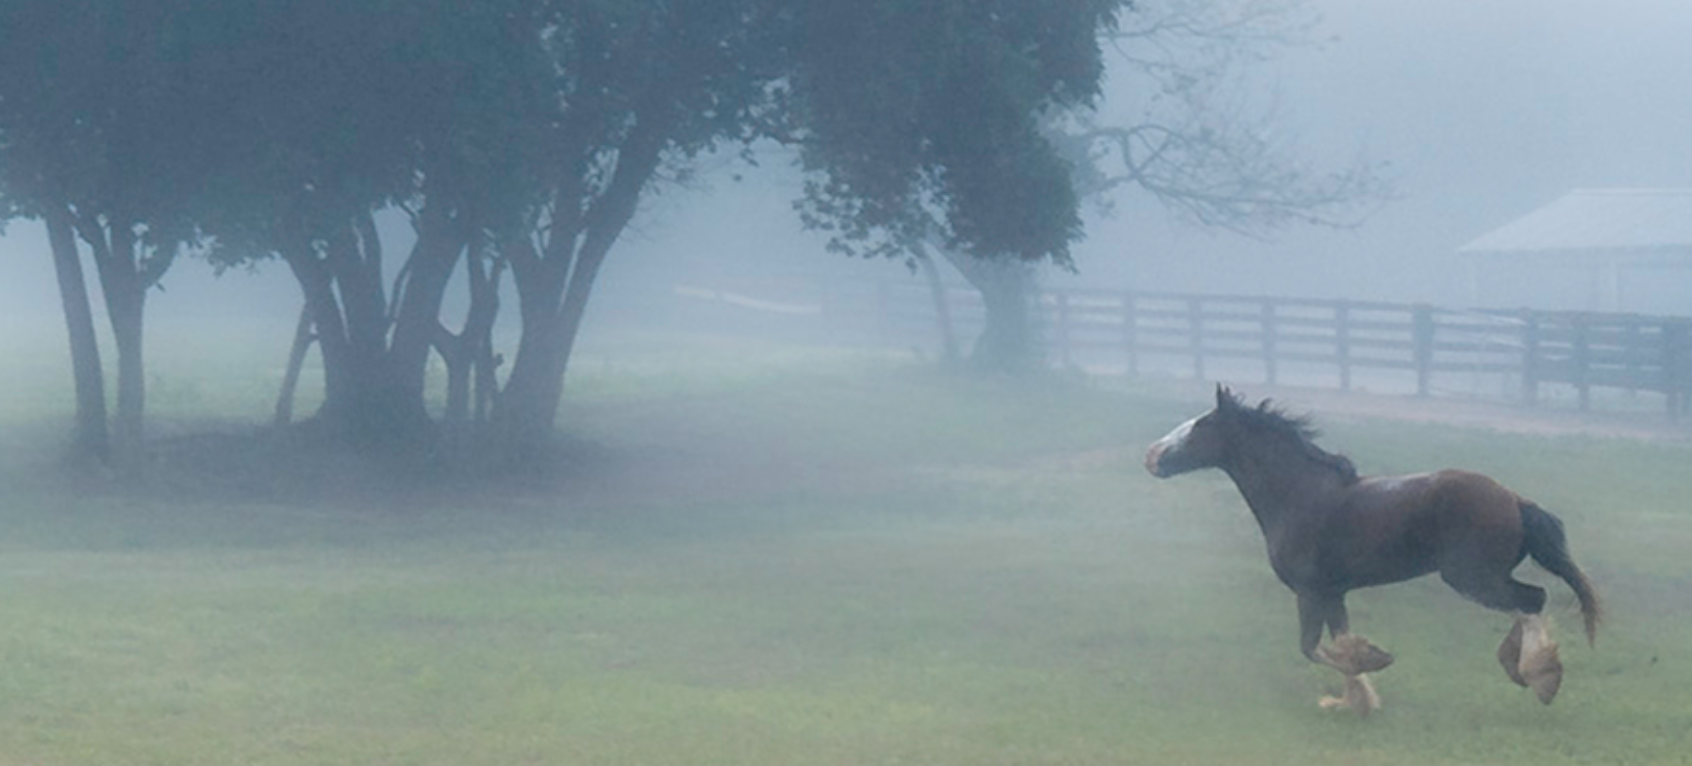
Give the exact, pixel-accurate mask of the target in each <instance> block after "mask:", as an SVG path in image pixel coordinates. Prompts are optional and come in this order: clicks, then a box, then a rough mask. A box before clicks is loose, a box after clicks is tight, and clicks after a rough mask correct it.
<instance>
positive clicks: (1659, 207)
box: [1457, 189, 1692, 255]
mask: <svg viewBox="0 0 1692 766" xmlns="http://www.w3.org/2000/svg"><path fill="white" fill-rule="evenodd" d="M1670 249H1688V250H1692V189H1577V190H1575V191H1571V192H1569V193H1568V194H1565V195H1563V196H1562V197H1560V198H1558V199H1557V200H1556V201H1554V202H1552V203H1550V204H1548V205H1546V206H1544V207H1541V208H1539V209H1538V210H1535V211H1533V212H1531V213H1528V214H1527V215H1524V216H1522V217H1521V218H1517V219H1516V220H1514V221H1511V222H1509V223H1507V224H1504V225H1503V226H1500V227H1498V228H1496V229H1493V230H1492V231H1489V232H1487V233H1486V234H1483V235H1481V236H1480V237H1479V238H1477V239H1475V240H1474V241H1473V242H1470V243H1468V244H1466V245H1463V246H1462V247H1460V248H1457V251H1458V252H1460V253H1466V254H1472V255H1483V254H1493V253H1497V254H1503V253H1510V254H1528V253H1551V252H1555V251H1565V252H1567V251H1612V252H1613V251H1662V250H1670Z"/></svg>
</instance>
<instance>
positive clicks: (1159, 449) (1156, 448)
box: [1146, 442, 1169, 479]
mask: <svg viewBox="0 0 1692 766" xmlns="http://www.w3.org/2000/svg"><path fill="white" fill-rule="evenodd" d="M1168 446H1169V445H1167V444H1164V443H1163V442H1158V443H1156V444H1153V445H1152V446H1151V449H1148V450H1146V472H1147V473H1150V474H1151V475H1153V476H1156V477H1157V478H1159V479H1162V478H1166V477H1168V476H1169V474H1167V473H1164V472H1163V453H1164V451H1165V450H1167V449H1168Z"/></svg>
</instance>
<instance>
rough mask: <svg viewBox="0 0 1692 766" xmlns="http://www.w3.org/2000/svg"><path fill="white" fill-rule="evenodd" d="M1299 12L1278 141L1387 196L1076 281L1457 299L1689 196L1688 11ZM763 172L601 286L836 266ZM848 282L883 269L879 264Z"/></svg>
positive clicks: (12, 251) (1099, 257) (1148, 243)
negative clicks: (1466, 270) (1561, 205)
mask: <svg viewBox="0 0 1692 766" xmlns="http://www.w3.org/2000/svg"><path fill="white" fill-rule="evenodd" d="M1314 5H1315V7H1316V9H1317V10H1319V11H1320V12H1321V13H1322V14H1323V16H1324V18H1325V21H1324V26H1323V28H1322V30H1321V34H1322V35H1323V36H1330V37H1332V38H1333V42H1331V43H1330V44H1328V45H1326V46H1325V47H1324V48H1323V49H1321V50H1298V51H1293V52H1290V53H1288V54H1287V55H1286V56H1284V57H1283V58H1281V59H1280V60H1277V61H1274V62H1271V63H1270V64H1269V65H1267V66H1266V67H1265V68H1264V69H1263V70H1262V75H1261V77H1260V80H1261V83H1262V87H1263V88H1264V89H1265V92H1267V93H1273V94H1274V100H1275V102H1276V103H1277V104H1278V115H1279V123H1278V124H1279V125H1280V126H1281V131H1280V132H1281V138H1282V139H1284V140H1285V141H1287V142H1289V143H1290V144H1291V145H1293V146H1296V148H1297V149H1298V151H1299V152H1300V154H1301V155H1302V156H1304V157H1306V158H1308V159H1309V161H1310V162H1311V163H1313V164H1314V165H1316V166H1319V167H1320V166H1330V167H1331V166H1336V165H1340V164H1344V163H1345V162H1347V161H1349V160H1351V159H1352V158H1354V157H1356V156H1357V155H1358V153H1359V152H1364V153H1366V154H1367V155H1368V156H1370V157H1372V158H1374V159H1377V160H1384V161H1387V162H1390V163H1391V174H1392V175H1393V177H1394V178H1395V179H1396V181H1397V187H1398V190H1399V192H1400V194H1401V195H1402V199H1400V200H1398V201H1397V202H1395V203H1393V204H1391V205H1390V206H1389V207H1387V208H1385V209H1384V210H1382V211H1380V212H1379V213H1378V214H1376V215H1375V216H1374V217H1373V218H1372V219H1371V220H1369V221H1368V222H1367V223H1366V224H1365V225H1364V226H1363V227H1361V228H1359V229H1357V230H1355V231H1344V232H1332V231H1321V230H1293V231H1288V232H1285V233H1283V234H1281V235H1278V236H1277V237H1276V239H1275V240H1274V241H1272V242H1260V241H1254V240H1249V239H1244V238H1241V237H1238V236H1233V235H1223V234H1214V233H1207V232H1202V231H1198V230H1195V229H1192V228H1190V227H1186V226H1184V225H1181V224H1178V223H1176V222H1173V221H1172V220H1171V218H1170V216H1168V215H1167V214H1166V213H1165V212H1163V211H1162V210H1161V208H1159V207H1158V206H1157V205H1155V204H1153V203H1150V202H1148V201H1147V200H1146V199H1145V198H1144V197H1143V196H1136V195H1135V194H1134V193H1127V194H1125V195H1123V197H1122V198H1121V199H1120V201H1119V211H1118V214H1117V215H1116V216H1115V217H1114V218H1112V219H1109V220H1099V221H1092V222H1091V223H1090V227H1089V235H1090V237H1089V239H1088V241H1086V242H1085V243H1083V244H1082V245H1080V246H1079V247H1078V248H1077V250H1076V255H1077V264H1078V266H1079V267H1080V269H1081V276H1082V278H1084V279H1087V280H1089V281H1101V282H1105V283H1108V284H1112V285H1138V286H1141V287H1148V288H1157V289H1176V290H1205V291H1215V292H1241V291H1249V292H1275V293H1282V294H1292V295H1320V296H1333V295H1350V296H1355V297H1360V298H1385V299H1395V300H1431V301H1435V302H1440V303H1446V304H1450V303H1460V302H1462V301H1464V300H1466V293H1465V292H1464V289H1463V288H1464V286H1465V285H1464V280H1463V279H1462V277H1461V273H1460V272H1461V270H1460V269H1458V268H1457V267H1456V261H1455V259H1454V257H1453V255H1452V251H1453V250H1454V249H1455V248H1457V247H1458V246H1460V245H1462V244H1463V243H1465V242H1467V241H1469V240H1470V239H1473V238H1474V237H1476V236H1479V235H1480V234H1482V233H1484V232H1486V231H1487V230H1489V229H1491V228H1493V227H1496V226H1498V225H1501V224H1503V223H1505V222H1507V221H1509V220H1510V219H1512V218H1514V217H1516V216H1519V215H1521V214H1523V213H1526V212H1527V211H1529V210H1531V209H1533V208H1535V207H1537V206H1539V205H1542V204H1544V203H1546V202H1549V201H1550V200H1552V199H1554V198H1556V197H1557V196H1559V195H1561V194H1562V193H1564V192H1566V191H1568V190H1570V189H1574V188H1583V187H1608V186H1619V187H1686V186H1692V162H1688V160H1689V159H1692V90H1689V89H1688V86H1687V83H1692V46H1689V45H1687V44H1686V39H1687V35H1688V33H1692V2H1687V1H1686V0H1618V1H1617V2H1613V3H1596V2H1592V1H1591V0H1487V1H1486V2H1472V1H1471V0H1417V1H1416V2H1390V1H1388V0H1372V1H1369V2H1362V1H1359V0H1321V1H1319V2H1316V3H1315V4H1314ZM1119 102H1120V99H1119V100H1118V103H1112V104H1109V105H1108V107H1120V106H1121V104H1120V103H1119ZM766 165H767V166H766V168H765V169H764V170H761V171H756V172H745V171H742V173H743V175H744V176H745V180H744V181H741V182H738V183H737V182H734V181H732V180H728V179H727V178H726V171H725V172H720V173H717V174H714V175H716V176H717V177H718V178H719V180H716V181H711V182H708V184H707V185H705V186H704V187H702V188H700V189H694V190H680V191H672V192H670V193H667V194H665V195H664V196H662V197H661V198H659V199H657V200H655V201H653V202H652V203H650V204H649V205H648V206H647V208H646V210H645V213H644V214H643V216H642V220H641V222H640V223H638V224H637V227H638V228H637V230H636V231H634V232H632V233H631V235H630V236H628V237H627V238H625V240H624V241H623V242H622V243H621V244H620V245H619V248H620V249H619V250H618V251H617V252H615V253H613V255H612V258H611V262H610V264H609V265H608V271H607V277H608V278H609V279H612V280H615V279H617V278H618V275H624V276H629V275H631V273H632V272H634V271H637V270H640V269H641V268H642V267H643V266H645V265H647V264H651V263H654V262H661V261H665V260H668V259H670V258H674V257H677V256H687V257H690V258H693V259H695V260H698V261H702V262H704V263H707V264H709V263H713V262H714V263H724V262H731V263H745V262H748V261H750V262H754V263H757V264H760V265H759V268H785V267H789V266H791V267H792V268H794V269H803V268H807V267H810V266H815V265H818V264H825V265H827V266H829V267H832V268H839V267H841V266H842V263H841V259H840V257H839V256H834V255H829V254H826V253H823V252H821V249H820V245H821V240H820V238H818V237H816V236H814V235H806V234H804V233H802V232H800V231H799V227H798V224H797V222H796V220H795V218H794V216H793V214H792V212H791V210H790V209H789V207H788V204H787V203H788V200H790V199H791V198H792V196H794V195H795V194H797V191H798V186H797V180H796V179H795V178H794V177H793V174H792V173H791V172H788V171H785V170H783V169H781V163H779V162H772V163H767V164H766ZM770 166H773V167H770ZM725 167H726V166H725ZM707 175H712V174H707ZM40 228H41V227H40V224H39V223H35V222H29V221H18V222H14V223H13V224H12V225H11V227H10V229H9V231H8V233H7V235H6V237H5V238H4V239H3V240H0V258H3V259H4V260H5V262H6V269H7V271H6V273H7V278H6V279H5V280H0V304H3V305H6V306H7V307H8V311H9V312H13V316H18V315H19V313H20V312H21V311H22V309H23V307H26V306H38V307H46V308H49V309H51V310H53V311H56V306H55V304H54V303H53V302H52V301H53V300H54V298H55V294H54V285H53V282H52V272H51V268H50V266H49V262H48V260H47V255H46V251H45V243H44V242H43V238H42V236H41V232H40ZM857 267H858V268H862V269H864V270H865V271H871V270H874V271H879V272H880V273H887V272H886V271H885V270H884V269H885V268H887V267H888V265H887V264H876V265H871V264H857ZM205 272H206V270H205V268H204V267H203V265H201V264H197V263H183V264H179V266H178V267H177V269H176V270H175V271H173V272H172V273H171V274H170V275H169V276H168V277H167V279H166V287H167V289H168V292H167V293H164V294H162V295H155V296H154V299H153V301H152V304H151V306H150V311H151V312H153V313H152V316H154V317H156V321H160V322H169V321H172V320H173V319H174V318H180V317H181V316H183V315H184V314H185V313H186V312H189V311H190V308H189V306H190V304H195V305H197V304H199V302H200V301H201V300H202V299H205V298H216V299H217V300H216V301H215V303H216V304H217V306H218V307H219V308H223V307H257V308H260V309H262V311H263V312H265V313H266V314H267V315H270V314H276V315H277V317H276V318H275V319H274V320H268V319H267V320H266V321H267V322H268V321H274V322H275V323H278V324H279V325H280V326H282V327H284V328H286V327H290V326H291V322H292V311H293V310H294V309H293V307H294V306H297V305H298V303H297V302H298V298H297V297H296V292H295V288H294V286H293V285H292V283H291V280H290V279H289V278H288V276H287V274H286V272H285V270H283V269H271V270H269V271H268V272H267V273H266V274H264V275H260V276H258V277H254V276H249V275H245V274H235V275H231V276H226V277H225V278H224V280H225V282H224V283H223V284H221V285H213V284H210V280H209V277H207V276H206V275H205ZM90 277H92V274H90ZM1688 281H1689V283H1692V278H1688ZM1688 293H1689V295H1692V284H1689V289H1688ZM198 310H199V309H193V311H198ZM1687 311H1689V312H1692V299H1689V300H1688V309H1687ZM50 316H51V315H50Z"/></svg>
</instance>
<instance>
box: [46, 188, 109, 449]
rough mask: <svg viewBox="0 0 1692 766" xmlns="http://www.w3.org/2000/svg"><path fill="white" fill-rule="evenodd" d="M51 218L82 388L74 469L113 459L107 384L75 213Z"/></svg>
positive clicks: (74, 372)
mask: <svg viewBox="0 0 1692 766" xmlns="http://www.w3.org/2000/svg"><path fill="white" fill-rule="evenodd" d="M46 218H47V241H48V244H49V245H50V247H51V249H52V254H53V270H54V272H55V273H56V275H57V276H58V282H59V303H60V305H61V306H63V308H64V311H65V329H66V330H67V331H68V333H69V334H70V356H71V378H72V381H73V382H74V384H75V386H76V426H75V430H74V432H73V435H72V440H71V449H70V454H69V455H68V458H69V460H70V461H71V462H72V463H73V464H101V463H104V462H105V461H106V460H107V459H108V458H109V457H110V448H111V444H110V441H109V437H108V432H107V430H106V428H107V426H106V379H105V373H104V372H102V371H101V369H100V344H99V341H98V339H97V336H96V333H95V330H94V313H93V309H92V307H91V306H90V305H89V303H88V287H87V284H86V282H85V280H84V279H83V275H82V257H81V255H80V254H79V253H78V252H77V247H76V231H75V228H74V224H73V222H72V220H71V215H70V212H69V211H67V210H65V209H63V208H60V207H56V206H55V207H52V208H50V209H49V210H48V211H47V215H46Z"/></svg>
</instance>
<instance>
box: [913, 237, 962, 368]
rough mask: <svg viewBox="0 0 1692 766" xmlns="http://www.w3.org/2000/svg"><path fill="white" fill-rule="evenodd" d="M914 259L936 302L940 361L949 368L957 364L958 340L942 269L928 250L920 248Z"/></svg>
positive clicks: (935, 321) (935, 316)
mask: <svg viewBox="0 0 1692 766" xmlns="http://www.w3.org/2000/svg"><path fill="white" fill-rule="evenodd" d="M913 257H915V258H916V262H917V265H918V266H919V267H920V268H921V269H922V275H923V277H924V278H925V279H926V280H927V281H928V295H929V297H930V298H932V299H933V300H934V324H935V329H936V330H938V331H939V333H940V361H941V363H942V364H945V365H948V366H950V365H953V364H956V363H957V361H958V338H957V334H956V333H954V332H953V331H952V307H951V304H950V303H948V302H947V301H946V285H945V284H944V283H942V282H941V281H940V268H939V267H938V266H935V265H934V258H933V256H930V255H929V254H928V250H927V248H922V247H920V246H919V248H918V250H917V251H916V252H915V253H913Z"/></svg>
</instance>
